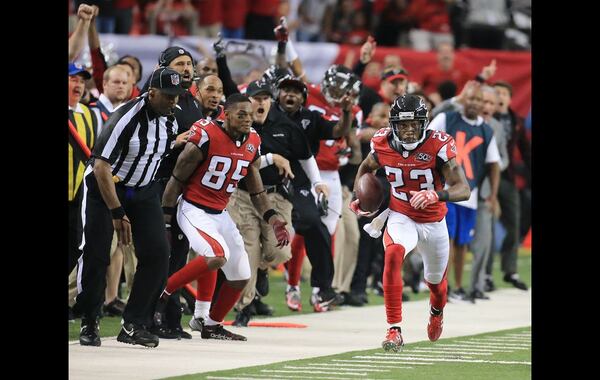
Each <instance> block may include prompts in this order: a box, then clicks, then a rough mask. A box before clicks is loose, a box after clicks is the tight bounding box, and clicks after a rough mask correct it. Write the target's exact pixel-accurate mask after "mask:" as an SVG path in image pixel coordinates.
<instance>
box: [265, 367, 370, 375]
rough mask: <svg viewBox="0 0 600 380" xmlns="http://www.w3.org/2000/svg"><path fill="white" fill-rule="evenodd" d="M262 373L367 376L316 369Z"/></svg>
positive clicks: (273, 370)
mask: <svg viewBox="0 0 600 380" xmlns="http://www.w3.org/2000/svg"><path fill="white" fill-rule="evenodd" d="M260 372H264V373H311V374H312V373H322V374H324V375H344V376H367V373H366V372H359V373H354V372H333V371H315V370H314V369H309V370H307V371H303V370H298V369H297V370H293V371H289V370H285V369H261V370H260Z"/></svg>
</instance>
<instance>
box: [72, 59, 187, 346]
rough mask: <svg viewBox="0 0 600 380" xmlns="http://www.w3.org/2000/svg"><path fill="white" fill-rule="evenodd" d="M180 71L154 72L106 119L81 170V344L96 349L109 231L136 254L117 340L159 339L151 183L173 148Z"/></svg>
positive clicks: (158, 267) (159, 238)
mask: <svg viewBox="0 0 600 380" xmlns="http://www.w3.org/2000/svg"><path fill="white" fill-rule="evenodd" d="M184 92H185V90H184V89H183V87H181V76H180V74H179V73H177V72H176V71H174V70H172V69H169V68H159V69H157V70H155V71H154V72H153V73H152V75H151V79H150V88H149V90H148V92H147V93H144V94H142V95H141V96H139V97H137V98H135V99H133V100H131V101H129V102H128V103H126V104H124V105H123V106H121V107H120V108H119V109H118V110H116V111H115V112H114V113H113V114H112V116H111V117H110V118H109V119H108V120H107V122H106V124H105V127H104V128H103V131H102V133H101V134H100V136H99V138H98V141H97V143H96V145H95V147H94V150H93V152H92V158H93V160H92V161H91V165H90V166H89V167H88V168H87V169H86V176H85V181H84V186H85V187H84V190H85V193H84V199H83V205H82V218H83V239H82V245H81V248H82V250H83V255H82V257H81V258H80V267H79V271H80V272H79V274H80V277H79V278H80V282H79V283H78V287H79V294H78V296H77V305H76V307H77V311H80V312H81V313H82V319H81V333H80V335H79V343H80V344H81V345H85V346H100V344H101V342H100V337H99V336H98V317H99V314H100V308H101V306H102V302H103V296H104V288H105V286H106V280H105V278H106V268H107V266H108V264H109V261H110V260H109V254H110V244H111V240H112V235H113V230H116V231H117V236H118V238H119V241H120V242H121V243H122V244H124V245H129V244H131V243H132V239H133V243H134V246H135V253H136V256H137V258H138V266H137V271H136V273H135V277H134V282H133V287H132V289H131V294H130V296H129V301H128V302H127V307H126V308H125V311H124V313H123V321H122V323H123V326H122V329H121V332H120V333H119V335H118V337H117V340H118V341H119V342H123V343H129V344H139V345H142V346H146V347H156V346H158V341H159V339H158V337H157V336H156V335H153V334H151V333H150V332H148V331H147V330H146V326H150V324H151V322H152V316H153V312H154V305H155V303H156V300H157V299H158V297H159V295H160V291H161V290H162V289H163V287H164V285H165V282H166V279H167V271H168V267H169V263H168V261H169V246H168V242H167V239H166V231H165V224H164V221H163V212H162V209H161V204H160V198H159V195H158V194H159V193H158V184H157V183H156V182H155V181H153V179H154V176H155V173H156V170H157V168H158V166H159V164H160V161H161V160H162V158H163V157H164V156H165V155H166V154H167V153H168V152H169V151H170V150H171V148H172V146H173V145H175V142H176V141H175V139H176V137H177V129H178V127H177V121H176V119H175V116H174V114H173V109H174V108H175V105H176V104H177V101H178V98H179V95H181V94H183V93H184Z"/></svg>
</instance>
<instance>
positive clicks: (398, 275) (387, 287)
mask: <svg viewBox="0 0 600 380" xmlns="http://www.w3.org/2000/svg"><path fill="white" fill-rule="evenodd" d="M403 261H404V247H403V246H401V245H400V244H390V245H387V246H386V248H385V264H384V267H383V268H384V269H383V299H384V302H385V314H386V316H387V322H388V323H389V324H393V323H398V322H401V321H402V262H403Z"/></svg>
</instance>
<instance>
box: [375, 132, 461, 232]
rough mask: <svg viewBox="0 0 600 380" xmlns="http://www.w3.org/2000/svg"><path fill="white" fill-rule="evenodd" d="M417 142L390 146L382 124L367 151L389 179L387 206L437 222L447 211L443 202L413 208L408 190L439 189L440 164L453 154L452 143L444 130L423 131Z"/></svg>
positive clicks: (420, 220) (417, 219)
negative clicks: (412, 145)
mask: <svg viewBox="0 0 600 380" xmlns="http://www.w3.org/2000/svg"><path fill="white" fill-rule="evenodd" d="M426 133H427V136H426V137H425V140H424V141H423V143H422V144H421V145H419V146H418V147H417V148H416V149H414V150H412V151H406V150H405V151H403V153H399V152H398V151H397V150H395V149H393V148H392V147H391V146H390V140H391V139H392V130H391V129H390V128H389V127H388V128H382V129H380V130H379V131H377V133H375V134H374V135H373V138H372V139H371V154H373V152H374V153H375V156H376V160H377V162H379V165H380V166H381V167H382V168H384V170H385V174H386V176H387V180H388V182H389V183H390V187H391V189H390V204H389V208H390V209H391V210H394V211H396V212H399V213H402V214H404V215H406V216H408V217H409V218H411V219H412V220H414V221H415V222H417V223H430V222H439V221H440V220H442V218H443V217H444V216H446V212H447V211H448V209H447V207H446V202H437V203H434V204H432V205H429V206H427V207H426V208H425V209H422V210H417V209H415V208H414V207H412V206H411V205H410V202H409V200H410V198H411V195H410V191H411V190H412V191H421V190H436V191H437V190H443V188H444V182H443V180H442V178H443V175H442V170H441V167H442V165H444V164H445V163H446V162H448V161H449V160H450V159H452V158H454V157H456V145H455V143H454V139H453V138H452V136H450V135H449V134H447V133H445V132H435V131H426Z"/></svg>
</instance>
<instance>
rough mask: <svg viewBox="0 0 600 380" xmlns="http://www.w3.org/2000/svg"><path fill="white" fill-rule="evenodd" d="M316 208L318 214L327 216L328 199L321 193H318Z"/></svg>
mask: <svg viewBox="0 0 600 380" xmlns="http://www.w3.org/2000/svg"><path fill="white" fill-rule="evenodd" d="M317 209H318V210H319V215H320V216H327V215H328V214H329V201H328V200H327V197H326V196H325V194H323V193H319V197H318V198H317Z"/></svg>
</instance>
